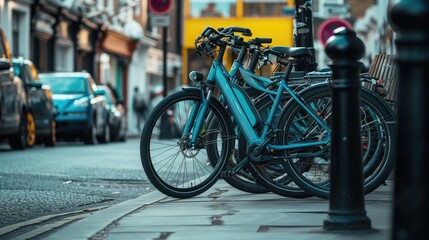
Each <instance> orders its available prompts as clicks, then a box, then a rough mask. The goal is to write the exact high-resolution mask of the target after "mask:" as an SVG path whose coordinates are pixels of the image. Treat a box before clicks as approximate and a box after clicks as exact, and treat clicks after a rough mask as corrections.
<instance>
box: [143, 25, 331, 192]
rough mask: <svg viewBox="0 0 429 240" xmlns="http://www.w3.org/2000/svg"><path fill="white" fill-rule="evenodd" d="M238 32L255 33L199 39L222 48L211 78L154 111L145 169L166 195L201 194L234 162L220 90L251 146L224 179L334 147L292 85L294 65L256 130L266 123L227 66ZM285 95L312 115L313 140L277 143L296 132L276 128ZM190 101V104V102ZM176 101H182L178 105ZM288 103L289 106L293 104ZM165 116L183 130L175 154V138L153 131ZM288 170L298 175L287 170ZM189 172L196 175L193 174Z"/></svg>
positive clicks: (295, 53) (209, 34)
mask: <svg viewBox="0 0 429 240" xmlns="http://www.w3.org/2000/svg"><path fill="white" fill-rule="evenodd" d="M235 32H240V33H242V34H243V35H249V34H250V33H251V32H250V30H249V29H245V28H238V27H230V28H226V29H224V30H223V31H221V33H217V32H216V31H215V30H214V29H213V28H209V27H208V28H206V29H205V30H204V31H203V33H202V34H201V36H200V37H199V39H197V40H198V41H199V40H201V39H203V41H201V42H200V43H199V45H198V48H199V49H200V50H207V51H211V49H212V47H213V45H214V46H219V50H218V55H217V57H216V59H215V61H214V62H213V65H212V68H211V70H210V72H209V75H208V77H207V79H206V80H204V79H203V78H202V77H201V76H200V75H198V74H197V75H195V76H194V79H193V80H194V81H196V82H198V83H199V87H198V88H187V89H183V91H180V92H177V93H175V94H172V95H170V96H168V97H166V98H165V99H164V100H163V101H161V103H160V104H159V105H158V106H157V107H156V108H155V109H154V111H152V113H151V115H150V116H149V118H148V121H147V122H146V124H145V126H144V129H143V134H142V136H141V144H140V155H141V160H142V165H143V168H144V170H145V172H146V175H147V176H148V178H149V180H150V181H151V182H152V184H153V185H154V186H155V187H156V188H157V189H158V190H159V191H161V192H163V193H164V194H166V195H169V196H172V197H177V198H188V197H193V196H196V195H198V194H201V193H202V192H204V191H206V190H207V189H208V188H210V187H211V186H212V185H213V184H214V183H215V182H216V181H217V179H218V177H219V175H220V174H221V172H222V171H223V170H224V168H225V166H226V163H227V162H228V161H230V160H231V158H232V154H233V149H234V144H235V131H234V126H233V124H232V121H231V117H230V115H229V114H228V112H227V111H226V110H225V107H224V106H223V105H222V104H221V103H220V102H219V101H218V100H217V99H216V98H214V97H213V95H214V90H215V86H218V87H219V89H220V92H221V93H222V94H223V96H224V98H225V101H226V105H227V107H228V109H229V110H230V112H231V115H232V116H233V117H234V119H235V121H236V123H237V125H238V126H239V128H240V131H241V132H242V133H243V135H244V137H245V138H246V141H247V142H248V147H247V157H246V158H245V159H244V160H243V161H241V162H240V163H239V164H238V165H237V166H236V167H235V168H234V169H233V170H232V171H227V172H225V171H224V173H225V175H230V174H231V175H233V174H235V173H236V172H238V171H240V170H241V169H242V168H243V167H244V166H246V165H247V164H248V163H252V164H250V166H252V165H255V164H262V163H266V162H272V161H283V164H284V163H287V162H290V161H289V160H288V161H284V159H288V155H287V154H288V151H291V150H292V149H310V150H308V152H307V153H306V154H307V157H308V156H310V155H311V154H313V156H317V154H314V153H312V152H311V151H312V149H314V148H320V149H321V150H323V151H325V149H328V148H329V142H330V128H329V127H328V126H327V124H326V123H325V121H324V119H323V118H321V117H320V116H319V115H318V114H317V113H316V112H315V111H314V110H313V108H312V107H310V106H309V105H308V104H306V103H305V101H304V100H303V99H302V98H301V97H300V96H299V95H297V94H296V93H295V92H294V91H293V90H292V89H291V88H290V87H289V86H288V85H287V81H286V79H287V76H288V74H290V71H291V67H289V66H291V65H288V67H287V69H286V72H285V75H284V78H283V79H281V80H278V81H277V82H278V83H279V87H278V89H277V90H276V91H275V98H274V102H273V105H272V108H271V110H270V112H269V115H268V118H267V121H266V122H265V123H263V124H262V126H261V127H262V130H261V134H258V132H257V131H255V130H254V127H256V126H258V125H259V124H260V123H261V122H260V116H259V115H258V112H257V111H256V110H255V108H254V106H253V105H252V103H251V101H250V100H249V98H248V97H247V96H246V95H245V94H243V90H242V89H241V88H240V87H239V86H236V85H233V84H231V82H230V81H229V79H228V77H227V74H226V73H227V71H226V69H225V68H224V66H223V65H222V58H223V55H224V52H225V49H226V47H227V46H228V45H230V44H231V43H230V42H229V41H230V40H231V39H232V33H235ZM224 38H226V40H224ZM309 54H310V52H309V51H308V49H304V48H295V49H291V50H290V52H289V56H290V57H292V58H295V59H298V60H300V59H302V58H307V57H309ZM265 91H268V90H265ZM284 92H287V93H288V94H290V96H291V100H290V102H291V101H294V102H296V104H298V105H299V106H301V107H302V108H303V109H304V111H305V112H306V114H308V115H309V116H311V121H312V124H311V125H309V126H311V128H312V129H313V130H312V131H311V132H312V133H317V134H316V135H314V134H313V135H311V137H312V138H311V139H310V140H309V141H300V142H296V141H295V142H292V143H291V142H286V143H287V144H278V143H283V142H284V139H287V136H288V135H293V133H294V132H289V129H286V131H285V130H284V129H283V131H279V128H278V127H277V126H278V125H279V124H276V126H274V125H273V123H274V122H275V121H274V120H275V118H277V117H276V113H277V108H278V107H279V106H280V101H281V99H282V95H283V93H284ZM187 101H189V102H188V103H186V102H187ZM176 103H179V107H176V106H175V105H174V106H173V104H176ZM288 105H290V104H289V103H288ZM183 109H185V110H186V114H183V115H180V114H175V112H177V111H178V110H183ZM165 115H167V116H168V120H167V121H168V122H167V123H169V124H171V123H172V122H176V123H177V124H176V125H177V126H175V128H178V129H180V132H181V135H179V136H177V138H174V141H172V142H173V143H174V144H173V145H171V148H177V149H178V150H177V151H176V152H174V153H173V152H170V153H168V151H165V150H168V149H166V148H165V146H167V145H166V144H167V142H166V141H171V140H169V139H167V140H163V141H162V140H161V141H158V140H159V137H157V135H156V134H155V133H156V131H155V133H154V129H156V128H157V126H159V125H160V124H159V123H160V122H162V121H164V122H165V121H166V120H165V117H162V116H165ZM209 115H210V116H212V117H211V118H210V121H207V116H209ZM185 117H186V119H185ZM279 118H280V119H281V120H282V122H283V123H284V122H285V120H284V119H287V118H286V117H285V109H283V110H282V112H281V113H280V115H279ZM162 119H164V120H162ZM173 120H175V121H173ZM276 122H278V121H276ZM286 123H287V122H286ZM166 131H168V129H167V130H166ZM315 136H316V137H315ZM152 140H154V141H152ZM155 140H157V142H156V141H155ZM323 151H322V152H323ZM209 153H210V154H209ZM273 153H275V154H273ZM201 155H202V156H203V157H201ZM161 156H162V157H163V158H162V159H161V160H160V161H159V162H158V161H157V159H158V157H161ZM207 159H208V160H209V161H210V163H211V164H210V167H208V165H207V164H205V163H206V162H207ZM174 160H180V163H178V164H176V165H175V163H174ZM284 166H288V165H284ZM173 170H174V171H173ZM286 170H287V171H290V173H294V172H292V171H291V170H288V169H287V168H286ZM295 170H296V168H295ZM199 171H201V172H199ZM173 172H174V173H173ZM188 173H189V174H192V175H188ZM288 174H289V172H288ZM294 174H295V173H294ZM255 177H256V176H255Z"/></svg>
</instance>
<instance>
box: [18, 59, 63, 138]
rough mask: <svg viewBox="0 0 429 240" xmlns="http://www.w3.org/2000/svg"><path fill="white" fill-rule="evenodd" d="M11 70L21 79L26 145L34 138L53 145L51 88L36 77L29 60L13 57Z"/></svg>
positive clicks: (36, 74) (34, 69)
mask: <svg viewBox="0 0 429 240" xmlns="http://www.w3.org/2000/svg"><path fill="white" fill-rule="evenodd" d="M12 62H13V72H14V74H15V76H18V77H19V78H20V79H21V80H22V83H23V84H22V88H23V91H24V92H25V96H26V99H25V100H26V106H27V118H26V119H27V141H26V144H27V147H32V146H33V145H34V144H35V143H36V140H37V141H38V142H43V143H44V144H45V145H46V146H55V143H56V132H55V108H54V104H53V100H52V92H51V88H50V87H49V86H48V85H46V84H42V83H41V82H40V81H39V79H38V73H37V69H36V67H35V66H34V64H33V63H32V62H31V61H30V60H25V59H23V58H14V59H12Z"/></svg>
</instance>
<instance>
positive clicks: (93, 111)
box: [39, 72, 110, 144]
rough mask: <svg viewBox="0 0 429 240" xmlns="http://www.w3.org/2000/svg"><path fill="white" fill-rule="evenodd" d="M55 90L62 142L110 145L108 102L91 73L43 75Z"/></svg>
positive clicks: (57, 117) (43, 81)
mask: <svg viewBox="0 0 429 240" xmlns="http://www.w3.org/2000/svg"><path fill="white" fill-rule="evenodd" d="M39 79H40V81H41V82H42V83H44V84H48V85H50V86H51V90H52V93H53V99H54V105H55V108H56V113H57V115H56V132H57V138H58V139H76V138H77V139H80V140H82V141H84V142H85V143H86V144H96V143H98V142H101V143H107V142H109V141H110V126H109V124H108V121H107V117H108V112H107V110H106V107H105V106H106V99H105V97H104V96H103V94H104V93H103V92H102V91H100V90H98V89H97V86H96V84H95V82H94V80H93V78H92V76H91V74H89V73H87V72H56V73H40V74H39Z"/></svg>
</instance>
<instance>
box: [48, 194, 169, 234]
mask: <svg viewBox="0 0 429 240" xmlns="http://www.w3.org/2000/svg"><path fill="white" fill-rule="evenodd" d="M165 198H167V196H166V195H164V194H162V193H161V192H159V191H156V190H155V191H153V192H150V193H146V194H144V195H142V196H140V197H137V198H134V199H131V200H128V201H125V202H121V203H119V204H116V205H113V206H111V207H108V208H106V209H103V210H101V211H97V212H95V213H92V214H91V215H89V216H88V217H86V218H84V219H82V220H79V221H77V222H75V223H73V224H71V225H68V226H65V227H63V228H60V229H58V230H57V231H55V230H54V231H55V232H53V233H52V234H50V235H48V236H47V237H46V238H44V239H51V240H54V239H55V240H72V239H73V240H75V239H90V238H93V237H95V236H97V235H100V234H103V231H104V230H105V229H108V228H109V227H110V226H111V225H112V224H115V222H117V221H118V220H119V219H121V218H123V217H125V216H127V215H128V214H130V213H132V212H134V211H137V210H140V209H141V208H145V207H146V206H148V205H151V204H153V203H156V202H158V201H161V200H163V199H165Z"/></svg>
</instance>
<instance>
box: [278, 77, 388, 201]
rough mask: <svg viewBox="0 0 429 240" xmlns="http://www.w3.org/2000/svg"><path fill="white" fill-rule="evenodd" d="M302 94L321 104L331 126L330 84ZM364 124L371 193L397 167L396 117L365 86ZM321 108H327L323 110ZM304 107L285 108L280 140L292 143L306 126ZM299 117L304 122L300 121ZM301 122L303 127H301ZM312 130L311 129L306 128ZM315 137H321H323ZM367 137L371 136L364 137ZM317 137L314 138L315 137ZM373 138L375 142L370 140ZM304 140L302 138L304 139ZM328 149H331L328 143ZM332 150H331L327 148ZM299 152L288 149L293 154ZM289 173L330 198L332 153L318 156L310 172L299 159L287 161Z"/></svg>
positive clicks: (365, 165) (305, 186)
mask: <svg viewBox="0 0 429 240" xmlns="http://www.w3.org/2000/svg"><path fill="white" fill-rule="evenodd" d="M301 96H302V98H303V99H305V101H306V102H307V103H308V104H309V105H310V106H317V107H318V108H317V110H316V112H318V113H320V114H324V115H323V116H324V118H325V119H326V122H327V124H328V126H329V125H330V123H329V119H330V118H329V116H330V114H328V112H327V111H325V110H326V109H329V108H328V107H329V104H330V102H331V100H332V99H331V98H332V92H331V89H330V88H329V85H328V84H320V85H317V86H313V87H311V88H309V89H306V90H304V91H303V92H301ZM360 96H361V105H360V109H361V121H365V122H364V124H362V123H361V126H362V127H361V129H362V138H363V140H362V143H363V145H362V146H363V174H364V192H365V194H368V193H370V192H372V191H374V190H375V189H376V188H378V187H379V186H380V185H381V184H383V183H384V182H385V180H386V179H387V177H388V176H389V175H390V173H391V171H392V169H393V166H394V159H393V155H394V142H395V139H394V138H395V136H394V134H393V131H394V130H393V129H394V126H393V125H389V124H388V123H394V122H395V121H394V120H395V116H394V113H393V111H392V109H391V108H390V107H389V105H388V104H387V103H386V102H385V101H384V100H383V99H381V98H380V97H379V96H377V95H376V94H375V93H373V92H372V91H370V90H368V89H365V88H362V90H361V94H360ZM323 104H325V105H323ZM319 107H324V109H325V110H321V109H320V108H319ZM303 111H304V110H302V107H301V106H300V105H299V104H297V103H296V102H290V103H289V104H288V105H287V106H286V107H285V109H284V110H283V113H282V116H281V118H280V120H279V126H284V128H282V132H283V135H282V136H279V137H280V139H279V142H281V143H282V144H288V143H290V142H292V141H294V139H296V136H297V134H299V135H300V136H303V134H300V133H297V129H301V128H302V129H305V126H304V125H303V123H305V124H307V123H308V122H309V121H308V122H306V121H305V119H304V118H303V114H302V112H303ZM297 119H299V121H300V122H297V121H296V120H297ZM297 125H299V127H297ZM305 131H308V129H305ZM313 137H318V138H321V137H322V136H321V135H319V136H316V135H314V136H313ZM364 138H367V139H364ZM313 140H314V139H313ZM370 140H371V141H370ZM300 141H302V140H300ZM327 148H330V147H329V146H327ZM316 150H320V149H315V148H313V149H307V151H316ZM327 150H328V149H327ZM297 151H298V150H296V151H294V152H293V151H288V152H287V154H289V155H291V154H294V153H297ZM286 162H287V164H286V168H285V170H286V172H287V173H288V174H289V175H290V177H291V178H292V179H293V181H294V182H295V183H296V184H297V185H298V186H300V187H301V188H302V189H304V190H305V191H307V192H309V193H311V194H313V195H315V196H317V197H320V198H324V199H329V197H330V175H329V172H330V155H329V154H326V152H325V154H324V155H320V156H319V157H315V158H314V159H313V161H312V162H311V163H309V164H311V167H310V168H309V171H307V172H302V171H300V170H299V169H300V168H297V166H298V165H297V164H296V163H297V159H292V160H288V161H286Z"/></svg>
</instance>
